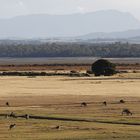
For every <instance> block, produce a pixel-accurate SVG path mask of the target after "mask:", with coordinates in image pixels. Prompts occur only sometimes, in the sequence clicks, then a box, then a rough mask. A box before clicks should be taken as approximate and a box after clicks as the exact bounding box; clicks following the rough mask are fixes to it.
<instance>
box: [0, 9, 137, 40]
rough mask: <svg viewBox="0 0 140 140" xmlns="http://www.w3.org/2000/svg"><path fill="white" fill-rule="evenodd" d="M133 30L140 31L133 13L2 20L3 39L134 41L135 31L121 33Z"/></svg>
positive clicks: (36, 16)
mask: <svg viewBox="0 0 140 140" xmlns="http://www.w3.org/2000/svg"><path fill="white" fill-rule="evenodd" d="M131 29H140V21H139V20H137V19H136V18H135V17H133V16H132V15H131V14H130V13H124V12H119V11H116V10H107V11H98V12H93V13H85V14H72V15H47V14H40V15H27V16H18V17H14V18H11V19H1V20H0V38H11V37H15V38H47V37H72V36H81V35H84V34H88V35H86V36H85V37H87V36H91V37H93V38H94V37H98V36H103V37H104V36H107V37H112V36H114V37H119V38H120V37H124V36H126V35H127V37H132V36H133V34H135V33H134V32H135V31H128V32H121V31H125V30H131ZM139 31H140V30H138V31H136V32H139ZM96 32H105V33H96ZM106 32H108V33H107V34H106ZM109 32H117V33H109ZM89 33H93V34H89ZM94 33H95V34H94ZM129 33H130V34H129ZM131 34H132V35H131Z"/></svg>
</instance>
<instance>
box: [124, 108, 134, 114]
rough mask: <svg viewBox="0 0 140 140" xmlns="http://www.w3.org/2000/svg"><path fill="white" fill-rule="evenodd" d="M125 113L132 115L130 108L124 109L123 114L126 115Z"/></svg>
mask: <svg viewBox="0 0 140 140" xmlns="http://www.w3.org/2000/svg"><path fill="white" fill-rule="evenodd" d="M124 114H126V115H132V112H131V111H130V110H129V109H123V111H122V115H124Z"/></svg>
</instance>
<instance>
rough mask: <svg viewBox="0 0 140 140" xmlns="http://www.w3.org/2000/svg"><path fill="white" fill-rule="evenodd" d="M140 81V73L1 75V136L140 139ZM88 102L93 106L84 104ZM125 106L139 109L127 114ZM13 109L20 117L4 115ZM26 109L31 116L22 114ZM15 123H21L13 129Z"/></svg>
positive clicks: (3, 139) (2, 139)
mask: <svg viewBox="0 0 140 140" xmlns="http://www.w3.org/2000/svg"><path fill="white" fill-rule="evenodd" d="M139 85H140V74H139V73H125V74H118V75H115V76H112V77H89V78H88V77H81V78H79V77H63V76H61V77H59V76H55V77H53V76H52V77H33V78H29V77H16V76H14V77H7V76H4V77H2V76H1V77H0V89H1V91H0V140H19V139H20V140H86V139H87V140H93V139H94V140H114V139H116V140H139V138H140V134H139V131H140V109H139V107H138V106H139V105H140V87H139ZM121 99H122V100H124V101H125V103H120V100H121ZM104 101H106V102H107V106H105V105H104V104H103V102H104ZM6 102H8V103H9V107H8V106H6V104H5V103H6ZM83 102H85V103H86V104H87V106H85V107H82V106H81V103H83ZM125 108H128V109H129V110H130V111H131V112H132V113H133V115H132V116H131V115H129V116H127V115H123V116H122V114H121V113H122V110H123V109H125ZM11 112H14V113H15V115H16V116H18V117H17V118H13V117H8V118H7V117H5V116H4V115H5V114H7V115H9V114H10V113H11ZM25 114H29V116H31V117H30V118H29V119H25V118H24V117H20V116H23V115H25ZM14 123H15V124H16V127H15V128H13V129H11V130H9V126H10V124H14Z"/></svg>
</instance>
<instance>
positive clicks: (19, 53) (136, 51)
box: [0, 42, 140, 57]
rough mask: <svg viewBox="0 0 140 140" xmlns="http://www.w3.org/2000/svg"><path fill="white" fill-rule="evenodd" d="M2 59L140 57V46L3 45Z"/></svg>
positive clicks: (103, 44)
mask: <svg viewBox="0 0 140 140" xmlns="http://www.w3.org/2000/svg"><path fill="white" fill-rule="evenodd" d="M0 57H140V44H128V43H110V44H109V43H101V44H96V43H94V44H93V43H62V42H61V43H60V42H55V43H40V44H35V43H34V44H22V43H21V44H20V43H13V44H12V43H10V44H4V43H1V44H0Z"/></svg>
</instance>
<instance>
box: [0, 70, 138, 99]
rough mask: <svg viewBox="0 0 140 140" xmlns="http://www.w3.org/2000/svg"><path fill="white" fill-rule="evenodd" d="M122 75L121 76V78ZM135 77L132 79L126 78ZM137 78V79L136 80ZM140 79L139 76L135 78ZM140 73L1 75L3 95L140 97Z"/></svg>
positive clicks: (0, 87)
mask: <svg viewBox="0 0 140 140" xmlns="http://www.w3.org/2000/svg"><path fill="white" fill-rule="evenodd" d="M119 78H121V79H119ZM126 78H131V79H126ZM133 78H134V79H133ZM135 78H139V79H135ZM139 85H140V74H139V73H138V74H137V73H136V74H129V76H128V74H123V75H117V76H114V77H112V78H109V77H100V78H95V77H89V78H87V77H85V78H72V77H58V76H57V77H36V78H28V77H0V89H1V92H0V96H1V97H2V96H45V95H107V96H140V86H139Z"/></svg>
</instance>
